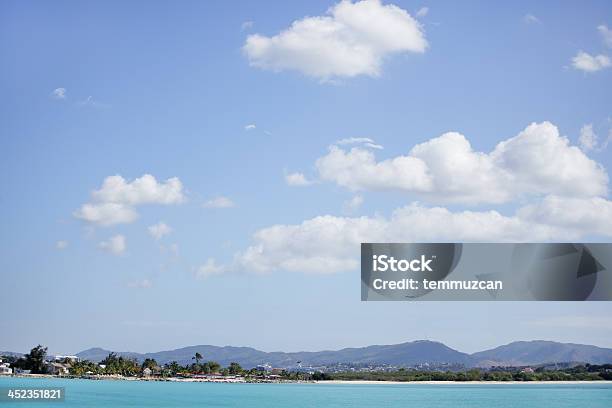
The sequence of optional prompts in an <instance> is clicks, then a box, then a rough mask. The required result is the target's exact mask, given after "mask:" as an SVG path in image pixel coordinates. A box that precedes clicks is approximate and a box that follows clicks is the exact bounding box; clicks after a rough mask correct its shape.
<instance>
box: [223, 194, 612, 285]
mask: <svg viewBox="0 0 612 408" xmlns="http://www.w3.org/2000/svg"><path fill="white" fill-rule="evenodd" d="M603 201H605V200H603ZM597 204H598V205H602V206H606V205H607V206H611V205H612V204H611V203H610V202H607V204H602V203H597ZM543 205H546V204H543ZM570 206H571V203H570V204H568V205H567V208H566V210H569V207H570ZM591 209H594V208H591ZM585 210H588V208H586V207H585ZM607 211H608V212H609V211H610V210H609V209H608V210H607ZM593 217H597V216H596V215H594V216H593ZM592 226H593V224H582V223H580V222H575V223H570V222H554V223H551V220H550V219H547V218H546V217H541V216H540V215H538V214H535V213H534V211H532V210H528V209H526V210H524V211H519V214H518V215H515V216H505V215H502V214H500V213H499V212H497V211H461V212H452V211H450V210H448V209H447V208H443V207H425V206H423V205H420V204H418V203H413V204H411V205H408V206H406V207H402V208H399V209H397V210H395V211H394V212H393V213H392V214H391V216H390V217H389V218H384V217H365V216H364V217H336V216H331V215H325V216H319V217H315V218H312V219H309V220H306V221H304V222H302V223H300V224H294V225H274V226H271V227H267V228H263V229H260V230H259V231H257V232H256V233H255V234H254V235H253V238H252V241H253V242H252V244H251V245H250V246H249V247H248V248H246V249H245V250H244V251H242V252H240V253H238V254H236V256H235V259H234V264H233V266H232V267H231V268H224V269H222V268H220V267H216V268H215V272H217V273H220V271H223V272H227V271H230V270H240V271H245V272H252V273H268V272H273V271H286V272H304V273H336V272H342V271H350V270H356V269H358V266H359V248H360V244H361V243H362V242H445V241H451V242H455V241H460V242H481V241H491V242H530V241H552V240H555V241H558V240H572V239H578V238H580V237H581V236H583V235H584V234H585V233H589V232H591V231H592V229H591V227H592ZM599 231H600V232H602V233H604V234H607V235H610V236H612V225H610V223H608V224H607V225H606V226H603V227H601V228H599Z"/></svg>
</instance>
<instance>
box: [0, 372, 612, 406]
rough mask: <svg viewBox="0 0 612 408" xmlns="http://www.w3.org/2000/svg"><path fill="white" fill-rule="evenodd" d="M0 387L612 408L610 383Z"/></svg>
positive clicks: (134, 399)
mask: <svg viewBox="0 0 612 408" xmlns="http://www.w3.org/2000/svg"><path fill="white" fill-rule="evenodd" d="M0 387H65V392H66V394H65V395H66V399H65V401H58V402H49V403H48V402H33V403H29V402H15V403H14V402H0V408H2V407H12V406H14V407H23V408H25V407H30V406H31V407H39V408H40V407H45V406H49V407H57V408H59V407H112V408H122V407H145V406H146V407H254V408H264V407H265V408H274V407H292V408H301V407H351V408H353V407H364V408H365V407H367V408H372V407H385V408H395V407H410V408H421V407H422V408H425V407H427V408H429V407H436V408H444V407H452V408H460V407H470V408H480V407H482V408H485V407H486V408H497V407H504V408H505V407H508V408H510V407H521V408H529V407H538V408H543V407H544V408H546V407H551V408H553V407H554V408H559V407H572V408H581V407H588V408H599V407H602V408H603V407H606V408H610V407H612V385H611V384H562V385H559V384H500V385H495V384H468V385H464V384H452V383H451V384H444V385H437V384H436V385H427V384H418V383H409V384H400V385H395V384H372V385H369V384H368V385H362V384H215V383H171V382H145V381H92V380H63V379H53V378H50V379H27V378H10V377H8V378H7V377H0Z"/></svg>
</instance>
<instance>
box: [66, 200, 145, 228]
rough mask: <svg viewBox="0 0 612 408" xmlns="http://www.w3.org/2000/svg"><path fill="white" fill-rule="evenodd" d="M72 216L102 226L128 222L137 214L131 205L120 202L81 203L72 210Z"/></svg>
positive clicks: (136, 216)
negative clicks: (77, 207)
mask: <svg viewBox="0 0 612 408" xmlns="http://www.w3.org/2000/svg"><path fill="white" fill-rule="evenodd" d="M74 216H75V217H76V218H79V219H81V220H83V221H87V222H89V223H92V224H96V225H99V226H102V227H108V226H110V225H115V224H128V223H130V222H133V221H134V220H135V219H136V218H138V214H137V213H136V211H135V210H134V209H133V208H132V207H130V206H127V205H125V204H120V203H94V204H90V203H87V204H83V205H82V206H81V208H79V209H78V210H77V211H75V212H74Z"/></svg>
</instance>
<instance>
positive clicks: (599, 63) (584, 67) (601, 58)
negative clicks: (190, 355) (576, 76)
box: [572, 51, 612, 72]
mask: <svg viewBox="0 0 612 408" xmlns="http://www.w3.org/2000/svg"><path fill="white" fill-rule="evenodd" d="M611 65H612V62H610V58H609V57H608V56H607V55H603V54H599V55H591V54H589V53H586V52H584V51H579V52H578V54H576V56H575V57H574V58H572V66H573V67H574V68H576V69H578V70H580V71H584V72H597V71H600V70H602V69H604V68H609V67H610V66H611Z"/></svg>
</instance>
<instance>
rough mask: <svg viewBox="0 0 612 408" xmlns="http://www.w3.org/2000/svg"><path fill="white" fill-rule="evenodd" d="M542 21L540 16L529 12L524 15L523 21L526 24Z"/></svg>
mask: <svg viewBox="0 0 612 408" xmlns="http://www.w3.org/2000/svg"><path fill="white" fill-rule="evenodd" d="M540 22H541V21H540V19H539V18H537V17H536V16H534V15H533V14H531V13H527V14H525V15H524V16H523V23H526V24H539V23H540Z"/></svg>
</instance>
